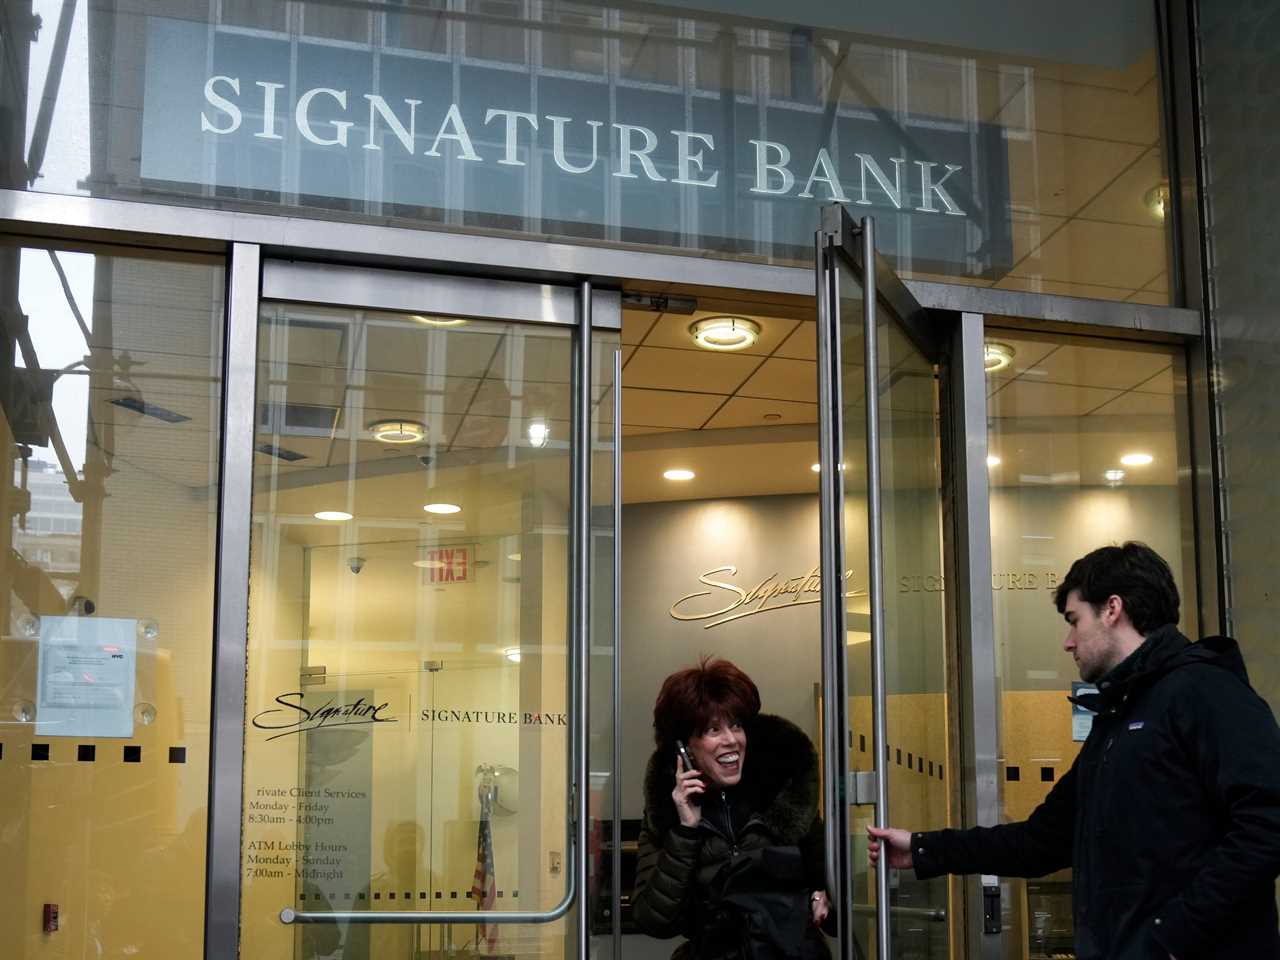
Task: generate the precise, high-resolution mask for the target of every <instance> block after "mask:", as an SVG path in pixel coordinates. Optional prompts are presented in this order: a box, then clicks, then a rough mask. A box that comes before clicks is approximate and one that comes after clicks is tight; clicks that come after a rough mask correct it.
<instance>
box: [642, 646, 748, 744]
mask: <svg viewBox="0 0 1280 960" xmlns="http://www.w3.org/2000/svg"><path fill="white" fill-rule="evenodd" d="M759 712H760V691H759V690H758V689H757V688H756V685H755V684H754V683H753V682H752V680H751V678H750V677H748V676H747V675H746V674H745V673H743V672H742V671H741V670H739V669H738V668H737V667H736V666H734V665H733V664H732V663H730V662H729V661H728V660H713V659H712V658H711V657H709V656H708V657H703V658H702V660H701V662H700V663H699V664H698V665H697V666H696V667H690V668H689V669H687V670H681V671H679V672H678V673H673V674H671V676H669V677H667V679H666V680H664V681H663V683H662V689H661V690H660V691H659V692H658V700H657V702H656V703H655V704H654V705H653V736H654V739H655V740H656V741H657V743H658V748H659V749H662V748H664V747H671V746H673V745H674V744H675V742H676V740H688V739H689V738H690V737H693V736H697V735H698V734H700V733H702V732H703V731H704V730H706V729H707V727H709V726H711V723H712V721H713V720H715V719H717V718H721V717H723V718H724V719H726V720H731V721H736V722H737V723H740V724H742V725H743V726H747V725H748V724H750V723H751V721H752V720H754V719H755V718H756V715H757V714H758V713H759Z"/></svg>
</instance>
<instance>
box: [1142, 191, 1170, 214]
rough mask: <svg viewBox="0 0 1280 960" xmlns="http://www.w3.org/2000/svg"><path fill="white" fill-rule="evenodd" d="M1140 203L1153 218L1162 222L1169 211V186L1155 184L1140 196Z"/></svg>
mask: <svg viewBox="0 0 1280 960" xmlns="http://www.w3.org/2000/svg"><path fill="white" fill-rule="evenodd" d="M1142 202H1143V204H1144V205H1145V206H1146V208H1147V209H1148V210H1150V211H1151V215H1152V216H1153V217H1155V218H1156V219H1157V220H1163V219H1164V217H1165V214H1166V213H1167V212H1168V210H1169V185H1168V184H1167V183H1157V184H1156V185H1155V186H1154V187H1152V188H1151V189H1150V190H1148V191H1147V192H1146V193H1144V194H1143V195H1142Z"/></svg>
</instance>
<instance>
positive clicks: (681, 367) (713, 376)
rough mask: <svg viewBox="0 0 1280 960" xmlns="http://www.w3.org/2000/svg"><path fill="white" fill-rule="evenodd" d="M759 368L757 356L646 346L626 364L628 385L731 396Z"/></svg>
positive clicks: (637, 351)
mask: <svg viewBox="0 0 1280 960" xmlns="http://www.w3.org/2000/svg"><path fill="white" fill-rule="evenodd" d="M765 362H768V361H765ZM759 366H760V357H758V356H745V355H743V354H740V353H710V352H706V351H694V350H669V349H666V348H664V347H649V346H644V347H638V348H636V350H635V353H634V354H633V355H632V357H631V360H630V362H629V363H628V364H627V371H626V383H627V386H629V387H648V388H650V389H657V390H683V391H690V392H696V393H722V394H730V393H733V392H734V391H735V390H736V389H737V388H738V387H739V386H740V385H741V384H742V382H743V381H744V380H746V379H747V378H748V377H750V376H751V374H752V371H754V370H756V369H757V368H758V367H759Z"/></svg>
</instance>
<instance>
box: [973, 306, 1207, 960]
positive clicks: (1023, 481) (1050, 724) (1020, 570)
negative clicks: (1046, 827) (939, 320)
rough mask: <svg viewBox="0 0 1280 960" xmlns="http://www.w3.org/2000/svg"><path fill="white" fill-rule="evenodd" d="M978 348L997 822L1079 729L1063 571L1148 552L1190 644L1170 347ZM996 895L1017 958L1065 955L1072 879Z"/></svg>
mask: <svg viewBox="0 0 1280 960" xmlns="http://www.w3.org/2000/svg"><path fill="white" fill-rule="evenodd" d="M986 342H987V355H988V368H989V369H988V376H987V383H988V391H989V394H988V401H987V412H988V418H989V429H988V450H989V457H988V474H989V477H990V483H991V548H992V558H991V559H992V583H991V587H992V597H993V600H994V605H993V609H994V618H995V640H996V669H997V673H998V677H999V679H998V684H999V687H1000V689H1001V708H1000V712H999V723H1000V743H1001V745H1002V750H1003V757H1002V758H1001V762H1000V765H999V777H1000V789H1001V797H1002V804H1003V811H1002V813H1003V817H1004V819H1005V820H1007V821H1013V820H1022V819H1025V818H1026V817H1027V816H1028V815H1029V814H1030V813H1031V811H1032V810H1034V809H1035V807H1036V806H1037V805H1038V804H1039V803H1040V801H1042V800H1043V799H1044V798H1045V796H1046V795H1047V794H1048V792H1049V790H1050V789H1051V788H1052V787H1053V784H1054V783H1055V782H1056V781H1057V779H1058V778H1059V777H1060V776H1062V774H1063V773H1065V772H1066V771H1067V770H1068V769H1069V768H1070V766H1071V764H1072V763H1073V762H1074V760H1075V758H1076V755H1077V754H1078V753H1079V750H1080V743H1081V741H1083V739H1084V733H1085V732H1086V731H1085V730H1083V729H1076V728H1074V727H1073V716H1072V708H1071V704H1070V703H1068V702H1067V700H1066V695H1068V694H1070V693H1071V692H1072V688H1073V685H1074V684H1076V683H1077V682H1079V680H1080V677H1079V675H1078V672H1077V670H1076V667H1075V664H1074V662H1073V660H1072V658H1071V655H1070V654H1069V653H1067V652H1066V651H1064V650H1063V649H1062V639H1063V636H1064V634H1065V632H1066V625H1065V623H1064V622H1063V620H1062V617H1061V615H1060V614H1059V613H1058V611H1057V608H1056V606H1055V605H1054V592H1055V590H1056V588H1057V586H1058V583H1059V582H1060V581H1061V580H1062V578H1063V577H1064V576H1065V575H1066V572H1067V570H1068V569H1069V567H1070V566H1071V563H1072V562H1073V561H1074V560H1076V559H1077V558H1079V557H1082V556H1084V555H1085V554H1086V553H1088V552H1089V551H1091V550H1093V549H1095V548H1097V547H1101V546H1105V545H1107V544H1112V543H1123V542H1124V541H1126V540H1140V541H1142V542H1144V543H1147V544H1149V545H1150V546H1151V547H1152V548H1153V549H1154V550H1155V551H1156V552H1157V553H1159V554H1160V555H1161V556H1162V557H1164V558H1165V559H1166V560H1167V561H1168V562H1169V565H1170V567H1171V568H1172V569H1173V575H1174V579H1175V581H1176V582H1177V584H1178V587H1179V590H1180V592H1181V593H1182V597H1183V607H1182V613H1183V622H1182V624H1181V629H1182V631H1183V632H1184V633H1186V634H1187V635H1188V636H1191V637H1192V638H1194V637H1195V635H1196V632H1197V630H1196V623H1195V599H1194V598H1195V596H1196V585H1195V579H1194V570H1195V567H1194V564H1193V562H1192V556H1191V554H1190V553H1188V551H1189V550H1190V545H1189V544H1187V543H1184V537H1183V531H1184V529H1186V527H1185V524H1186V523H1187V520H1188V518H1189V516H1190V510H1191V502H1190V495H1189V491H1188V489H1187V488H1186V486H1185V481H1184V479H1183V478H1184V477H1185V476H1186V475H1187V474H1188V473H1189V471H1187V470H1186V467H1187V466H1188V460H1189V458H1188V447H1187V433H1186V428H1185V423H1184V421H1183V414H1182V412H1181V411H1182V402H1181V401H1180V400H1179V397H1180V396H1183V395H1185V393H1184V392H1185V373H1184V368H1183V359H1182V352H1181V350H1180V349H1178V348H1174V347H1165V346H1161V345H1157V344H1145V343H1126V342H1123V341H1109V340H1100V339H1091V338H1086V337H1066V336H1056V335H1046V334H1037V333H1031V332H1028V331H1024V330H1000V329H994V328H989V329H988V330H987V332H986ZM1147 458H1150V459H1149V460H1147ZM1126 461H1127V462H1126ZM1011 890H1012V893H1013V897H1012V902H1011V906H1012V908H1013V912H1012V914H1011V915H1012V916H1013V918H1014V921H1015V922H1014V927H1013V930H1012V931H1011V934H1010V935H1011V936H1012V937H1013V938H1014V939H1015V941H1016V942H1021V944H1022V947H1021V949H1022V950H1024V951H1025V950H1030V954H1029V955H1030V956H1032V957H1042V956H1052V955H1054V954H1055V953H1056V952H1059V951H1070V950H1071V949H1072V923H1071V871H1069V870H1064V871H1061V872H1059V873H1057V874H1053V875H1051V876H1049V877H1044V878H1041V879H1039V880H1035V881H1027V882H1026V883H1025V884H1023V883H1022V882H1021V881H1015V882H1013V884H1012V887H1011ZM1016 942H1015V949H1016V948H1017V943H1016Z"/></svg>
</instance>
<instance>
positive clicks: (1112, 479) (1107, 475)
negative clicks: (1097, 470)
mask: <svg viewBox="0 0 1280 960" xmlns="http://www.w3.org/2000/svg"><path fill="white" fill-rule="evenodd" d="M1102 479H1104V480H1106V481H1107V483H1119V482H1120V481H1121V480H1123V479H1124V471H1123V470H1106V471H1104V472H1103V474H1102Z"/></svg>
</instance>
